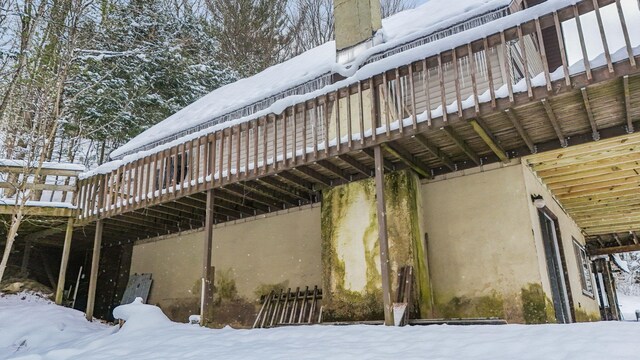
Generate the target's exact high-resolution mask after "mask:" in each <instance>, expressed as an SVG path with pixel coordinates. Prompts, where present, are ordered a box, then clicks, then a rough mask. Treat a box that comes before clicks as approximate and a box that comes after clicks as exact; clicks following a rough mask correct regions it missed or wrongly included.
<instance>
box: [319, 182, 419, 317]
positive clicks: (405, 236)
mask: <svg viewBox="0 0 640 360" xmlns="http://www.w3.org/2000/svg"><path fill="white" fill-rule="evenodd" d="M418 186H419V182H418V179H417V178H416V176H415V175H413V174H412V173H410V172H409V171H402V172H393V173H389V174H386V175H385V197H386V208H387V223H388V224H387V231H388V237H389V257H390V260H391V266H390V269H391V285H392V289H393V290H394V291H395V290H396V289H397V286H398V284H397V273H398V270H399V268H400V267H402V266H405V265H413V266H414V277H415V279H416V283H417V285H418V286H417V295H414V296H415V297H417V298H418V301H417V302H418V304H419V307H420V312H421V313H422V314H429V312H430V304H431V299H430V294H431V291H430V288H429V286H430V284H429V274H428V272H427V266H426V257H425V249H424V246H423V242H422V235H421V233H420V225H419V220H420V219H419V216H418V204H417V199H418V195H417V191H418ZM353 214H357V216H353ZM321 224H322V264H323V288H324V290H325V293H324V296H325V299H324V300H323V302H324V304H325V308H324V316H323V317H324V319H325V320H327V321H330V320H335V321H338V320H374V319H382V318H383V306H382V292H381V286H382V281H381V275H380V247H379V243H378V220H377V206H376V196H375V183H374V181H373V180H372V179H368V180H363V181H359V182H354V183H349V184H346V185H343V186H339V187H335V188H332V189H329V190H327V191H325V192H324V194H323V201H322V209H321ZM354 229H357V231H353V230H354ZM353 237H357V238H353ZM356 252H357V253H356ZM349 261H350V262H351V263H348V262H349ZM360 267H361V268H360ZM354 284H355V285H354ZM394 298H395V296H394Z"/></svg>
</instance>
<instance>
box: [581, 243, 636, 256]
mask: <svg viewBox="0 0 640 360" xmlns="http://www.w3.org/2000/svg"><path fill="white" fill-rule="evenodd" d="M631 251H640V245H638V244H633V245H626V246H614V247H606V248H602V249H589V250H588V251H587V252H588V253H589V256H599V255H609V254H620V253H625V252H631Z"/></svg>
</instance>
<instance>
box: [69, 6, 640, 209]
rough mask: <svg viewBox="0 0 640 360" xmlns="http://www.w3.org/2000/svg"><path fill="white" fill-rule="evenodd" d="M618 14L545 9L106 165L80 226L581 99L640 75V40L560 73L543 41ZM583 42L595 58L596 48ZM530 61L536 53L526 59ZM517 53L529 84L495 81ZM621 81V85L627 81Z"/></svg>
mask: <svg viewBox="0 0 640 360" xmlns="http://www.w3.org/2000/svg"><path fill="white" fill-rule="evenodd" d="M611 3H612V1H605V0H600V1H596V2H592V1H571V0H558V1H550V2H546V3H543V4H541V5H538V6H535V7H532V8H529V9H526V10H523V11H521V12H517V13H515V14H511V15H509V16H505V17H503V18H500V19H498V20H495V21H493V22H489V23H487V24H484V25H481V26H478V27H477V28H474V29H473V30H472V31H464V32H461V33H458V34H454V35H452V36H450V37H448V38H445V39H441V40H436V41H434V42H431V43H428V44H425V45H422V46H418V47H415V48H412V49H410V50H407V51H405V52H402V53H399V54H396V55H392V56H389V57H386V58H383V59H380V60H379V61H377V62H375V63H371V64H368V65H365V66H363V67H362V68H360V69H355V68H354V69H352V70H351V71H352V72H351V73H343V76H345V79H344V80H341V81H339V82H337V83H335V84H332V85H329V86H326V87H325V88H323V89H320V90H316V91H314V92H312V93H309V94H304V95H298V96H290V97H288V98H286V99H283V100H280V101H277V102H276V103H274V104H273V105H271V106H270V107H269V108H267V109H265V110H262V111H260V112H258V113H256V114H253V115H252V116H247V117H244V118H240V119H237V120H234V121H230V122H228V123H225V124H218V125H216V126H213V127H211V128H208V129H203V130H201V131H200V132H196V133H194V134H191V135H189V136H188V137H187V138H182V139H178V140H175V141H173V142H170V143H167V144H164V145H161V146H160V147H157V148H155V149H151V150H148V151H144V152H139V153H137V154H132V155H129V156H126V157H124V158H123V159H122V160H118V161H113V162H110V163H107V164H105V165H103V166H101V167H99V168H97V169H95V170H93V171H91V172H87V173H84V174H82V175H81V176H80V179H81V180H80V193H79V195H78V196H79V198H80V204H82V205H81V208H82V211H81V217H83V218H87V219H90V218H94V217H96V216H98V215H100V216H110V215H113V214H115V213H117V212H121V211H127V210H131V209H134V208H139V207H144V206H148V205H151V204H154V203H159V202H163V201H168V200H170V199H174V198H177V197H181V196H184V195H188V194H192V193H195V192H200V191H202V190H204V189H208V188H211V187H214V186H215V187H217V186H221V185H225V184H228V183H231V182H235V181H239V180H244V179H252V178H256V177H259V176H264V175H266V174H272V173H277V172H279V171H280V170H283V169H289V168H293V167H297V166H298V165H301V164H307V163H309V162H313V161H318V160H321V159H324V158H327V157H329V156H334V155H337V154H343V153H347V152H349V151H353V150H354V149H360V148H364V147H368V146H372V145H375V144H378V143H381V142H384V141H388V139H389V138H390V137H391V136H398V135H402V134H403V133H404V132H407V133H408V134H414V133H415V132H417V131H418V129H426V127H425V126H426V125H431V124H432V123H433V121H434V120H435V119H440V120H439V121H443V122H444V123H446V121H448V118H449V117H454V118H455V116H457V117H463V113H465V112H466V111H469V109H474V110H475V112H474V111H472V113H473V114H472V115H474V116H477V112H478V111H480V110H479V106H480V104H482V103H491V104H495V103H496V102H497V101H498V100H500V101H502V100H501V99H507V98H508V99H509V101H510V102H511V103H513V101H514V99H515V97H516V94H518V93H521V92H525V93H529V95H530V96H529V97H531V96H532V95H533V91H534V89H536V88H544V87H546V88H547V90H552V89H554V88H557V87H558V86H565V87H567V88H568V89H570V88H571V86H572V81H573V80H572V77H575V76H582V77H586V79H587V80H588V81H593V80H594V78H593V74H594V72H595V71H596V70H598V71H600V72H601V73H602V71H605V72H606V70H607V68H609V69H610V70H613V69H614V66H617V65H618V64H619V63H620V64H622V62H628V63H630V64H632V65H633V66H632V68H633V67H635V65H636V64H635V63H636V60H635V57H634V56H635V54H637V53H638V50H639V48H638V47H637V46H638V45H640V38H638V36H639V35H640V34H633V36H632V37H630V36H629V33H628V29H627V27H626V26H624V27H622V30H623V32H624V39H625V40H624V45H623V46H622V47H621V48H620V49H619V50H617V51H612V50H611V49H609V48H608V47H603V50H602V51H600V53H599V54H598V56H590V57H589V58H588V59H580V58H579V59H578V61H577V62H576V63H575V64H573V65H571V66H570V64H568V62H567V57H566V54H562V55H563V56H562V65H561V66H560V67H559V68H558V69H549V67H548V63H547V61H546V58H544V57H541V56H540V54H538V53H534V54H532V53H531V51H532V50H531V49H543V48H544V43H543V41H544V39H543V37H542V36H540V34H541V31H542V30H543V29H545V28H550V27H556V24H561V26H562V25H564V24H565V23H569V22H571V21H572V20H573V19H574V18H575V16H576V15H575V14H576V13H579V14H581V15H582V16H581V17H586V15H588V14H592V13H594V12H599V11H600V9H599V8H598V7H597V6H598V5H599V4H603V5H607V4H611ZM574 4H577V6H573V5H574ZM594 4H595V5H596V7H595V8H594ZM613 6H614V7H619V9H621V10H620V11H619V12H617V16H618V19H619V21H620V22H621V23H624V21H623V20H624V16H625V15H627V16H628V17H630V18H633V19H634V23H633V26H638V25H640V23H639V22H638V21H640V20H638V19H640V13H638V14H636V13H637V12H638V10H637V8H634V9H632V10H629V8H628V7H625V8H624V11H622V7H621V6H620V3H617V2H616V3H615V4H614V5H613ZM625 6H626V5H625ZM574 9H575V12H574ZM614 9H615V8H614ZM630 11H632V12H633V13H631V14H630V13H629V12H630ZM634 11H635V12H634ZM629 15H631V16H629ZM583 20H584V19H583ZM597 26H598V28H600V30H601V31H599V32H598V33H599V34H602V35H605V36H606V31H605V29H604V28H603V27H602V26H601V25H600V24H597ZM516 30H517V31H516ZM578 31H582V29H575V30H572V29H571V28H570V27H566V26H565V27H562V31H560V32H559V36H558V41H559V43H560V44H561V47H563V44H564V41H565V40H564V39H565V38H569V37H570V36H573V37H574V38H578V36H577V35H576V32H578ZM621 37H622V36H621ZM630 39H631V40H630ZM600 40H604V39H600ZM592 41H593V39H592ZM596 41H598V39H596ZM579 42H580V47H581V48H583V49H586V45H585V42H584V41H582V40H580V41H579ZM602 42H603V43H606V42H605V41H602ZM525 50H526V51H529V53H527V54H525V53H524V52H525ZM614 50H615V49H614ZM509 51H512V52H520V53H519V55H522V56H521V58H522V59H523V61H524V66H523V67H522V68H520V69H518V71H521V72H522V76H521V79H520V80H519V81H518V82H517V83H515V84H514V83H513V80H512V79H514V78H516V77H515V76H513V75H512V74H511V72H512V71H514V70H515V69H514V68H512V67H510V66H507V67H506V68H505V69H504V70H503V71H505V72H506V74H505V75H504V76H503V74H501V73H500V71H495V70H493V66H496V64H497V63H498V58H499V56H504V55H507V54H508V52H509ZM585 52H586V50H585ZM525 55H526V56H525ZM532 56H537V57H538V59H539V60H540V61H541V65H540V67H541V69H540V70H539V71H534V70H535V68H534V66H533V65H527V61H526V59H532V58H531V57H532ZM492 63H493V65H492ZM623 65H624V64H623ZM514 66H515V65H514ZM621 69H627V68H625V67H622V68H621ZM625 71H629V70H625ZM610 74H611V77H613V76H621V72H620V71H618V72H617V73H615V72H611V73H610ZM599 78H602V79H604V77H602V76H600V77H599ZM445 79H448V80H447V81H448V82H445V81H444V80H445ZM451 79H453V80H451ZM505 79H508V80H507V81H505ZM552 82H553V84H552ZM562 83H565V84H566V85H562ZM464 84H466V85H464ZM470 84H471V85H470ZM445 86H447V87H448V89H450V90H455V91H453V93H454V94H453V95H452V94H451V91H444V90H445ZM372 89H373V91H372ZM372 98H374V101H371V100H372ZM371 104H375V107H372V106H371ZM337 139H340V140H339V141H338V140H337ZM294 154H295V156H294ZM315 176H316V179H315V181H319V182H323V181H324V182H325V183H326V181H327V179H323V178H321V177H320V178H319V177H317V176H318V174H316V175H315Z"/></svg>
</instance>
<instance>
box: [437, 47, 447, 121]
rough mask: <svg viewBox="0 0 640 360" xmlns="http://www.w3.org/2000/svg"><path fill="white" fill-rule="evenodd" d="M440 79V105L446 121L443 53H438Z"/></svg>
mask: <svg viewBox="0 0 640 360" xmlns="http://www.w3.org/2000/svg"><path fill="white" fill-rule="evenodd" d="M438 80H439V82H440V105H441V106H442V120H443V121H444V122H445V123H446V122H447V121H448V118H447V116H448V115H447V94H446V93H445V88H444V69H443V68H442V54H438Z"/></svg>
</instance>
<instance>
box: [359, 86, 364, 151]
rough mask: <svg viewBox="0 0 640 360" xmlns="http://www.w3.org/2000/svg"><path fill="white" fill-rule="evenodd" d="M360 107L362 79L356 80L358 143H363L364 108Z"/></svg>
mask: <svg viewBox="0 0 640 360" xmlns="http://www.w3.org/2000/svg"><path fill="white" fill-rule="evenodd" d="M362 107H363V105H362V81H358V124H359V127H360V144H364V110H363V108H362Z"/></svg>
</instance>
